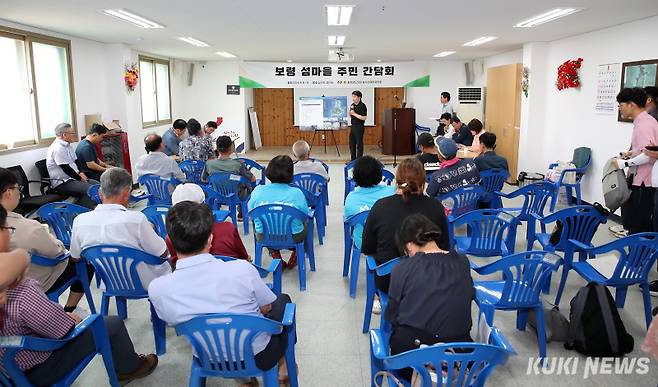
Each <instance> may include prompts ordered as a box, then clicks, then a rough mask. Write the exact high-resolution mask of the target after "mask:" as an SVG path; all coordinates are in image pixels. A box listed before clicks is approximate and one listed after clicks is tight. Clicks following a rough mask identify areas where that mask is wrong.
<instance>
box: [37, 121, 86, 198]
mask: <svg viewBox="0 0 658 387" xmlns="http://www.w3.org/2000/svg"><path fill="white" fill-rule="evenodd" d="M76 136H77V132H76V131H75V129H73V128H72V127H71V124H67V123H61V124H59V125H57V126H56V127H55V137H56V138H55V141H53V143H52V144H50V147H48V153H47V154H46V168H48V175H49V177H50V186H51V187H52V188H53V190H54V191H55V192H57V193H58V194H60V195H63V196H73V197H75V198H76V199H77V200H76V202H77V204H79V205H81V206H84V207H87V208H89V209H92V210H93V209H94V207H96V203H95V202H94V201H93V200H91V198H89V196H87V190H88V189H89V187H90V186H91V185H93V184H98V182H97V181H96V180H91V179H89V178H87V176H86V175H85V174H84V173H82V172H80V170H79V169H78V166H77V165H76V163H75V160H76V159H77V157H76V155H75V151H74V150H73V147H72V146H71V143H74V142H76V141H77V139H76Z"/></svg>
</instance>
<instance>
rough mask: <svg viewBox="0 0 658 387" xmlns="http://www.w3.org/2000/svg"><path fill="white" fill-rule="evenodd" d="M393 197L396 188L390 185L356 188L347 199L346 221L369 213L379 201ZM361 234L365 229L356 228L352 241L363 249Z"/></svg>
mask: <svg viewBox="0 0 658 387" xmlns="http://www.w3.org/2000/svg"><path fill="white" fill-rule="evenodd" d="M391 195H395V187H392V186H390V185H383V184H380V185H376V186H374V187H367V188H364V187H356V189H355V190H354V191H352V192H350V193H349V194H348V195H347V198H346V199H345V219H347V218H349V217H350V216H353V215H356V214H358V213H359V212H363V211H369V210H370V208H372V206H373V204H375V202H376V201H377V200H379V199H381V198H385V197H388V196H391ZM361 234H363V227H362V226H356V227H354V232H353V233H352V240H353V241H354V244H355V245H356V246H357V247H358V248H361Z"/></svg>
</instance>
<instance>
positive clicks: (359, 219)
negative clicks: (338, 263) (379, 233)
mask: <svg viewBox="0 0 658 387" xmlns="http://www.w3.org/2000/svg"><path fill="white" fill-rule="evenodd" d="M368 214H370V211H362V212H359V213H358V214H355V215H352V216H350V217H349V218H347V219H345V221H344V222H343V232H344V238H345V255H344V257H343V277H347V275H348V274H349V276H350V297H352V298H356V286H357V282H358V280H359V263H360V261H361V246H357V245H356V244H355V243H354V240H353V238H352V235H353V234H354V228H355V227H356V226H361V227H364V226H365V224H366V219H368Z"/></svg>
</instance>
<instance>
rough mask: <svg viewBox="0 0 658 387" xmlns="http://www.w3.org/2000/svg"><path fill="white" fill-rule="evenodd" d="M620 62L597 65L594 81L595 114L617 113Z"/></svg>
mask: <svg viewBox="0 0 658 387" xmlns="http://www.w3.org/2000/svg"><path fill="white" fill-rule="evenodd" d="M620 69H621V64H620V63H609V64H603V65H599V71H598V74H597V82H596V105H595V107H594V112H595V113H596V114H617V111H618V109H617V99H616V97H617V93H619V83H618V82H619V70H620Z"/></svg>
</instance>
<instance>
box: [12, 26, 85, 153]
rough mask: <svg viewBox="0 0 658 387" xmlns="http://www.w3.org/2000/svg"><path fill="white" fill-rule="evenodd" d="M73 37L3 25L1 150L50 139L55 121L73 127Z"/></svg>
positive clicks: (48, 141)
mask: <svg viewBox="0 0 658 387" xmlns="http://www.w3.org/2000/svg"><path fill="white" fill-rule="evenodd" d="M70 53H71V48H70V42H69V41H68V40H61V39H56V38H51V37H47V36H42V35H38V34H33V33H30V32H24V31H19V30H14V29H9V28H4V27H1V26H0V58H3V60H2V61H0V85H2V89H3V91H2V93H0V117H3V119H5V120H6V121H5V125H6V127H5V129H3V130H0V150H6V149H14V148H20V147H24V146H30V145H38V144H43V145H47V144H49V143H50V141H51V140H52V139H53V138H54V137H55V133H54V130H55V126H57V124H59V123H62V122H68V123H70V124H71V125H73V127H75V126H76V125H75V102H74V101H75V99H74V95H73V87H72V83H73V82H72V75H71V65H70V63H71V62H70V55H71V54H70Z"/></svg>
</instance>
